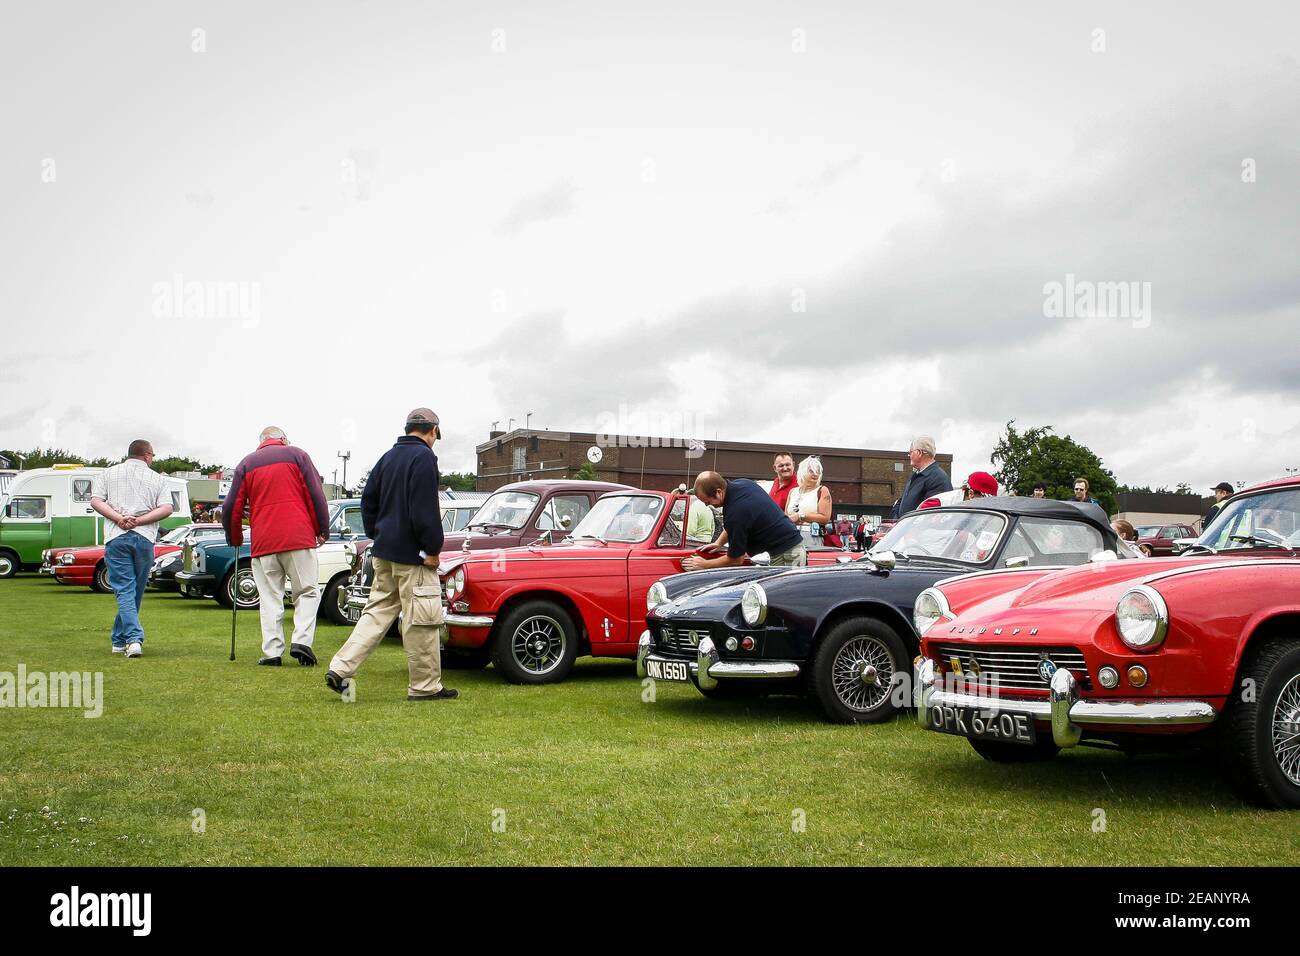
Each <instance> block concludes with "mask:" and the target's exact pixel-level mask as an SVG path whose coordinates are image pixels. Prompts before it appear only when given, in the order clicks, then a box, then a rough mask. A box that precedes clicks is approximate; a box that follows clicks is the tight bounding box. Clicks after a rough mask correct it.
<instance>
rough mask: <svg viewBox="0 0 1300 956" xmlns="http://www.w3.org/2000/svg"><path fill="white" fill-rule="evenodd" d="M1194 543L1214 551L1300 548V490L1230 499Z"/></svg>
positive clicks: (1280, 489)
mask: <svg viewBox="0 0 1300 956" xmlns="http://www.w3.org/2000/svg"><path fill="white" fill-rule="evenodd" d="M1196 543H1197V544H1199V545H1205V546H1208V547H1211V548H1214V550H1216V551H1231V550H1233V549H1240V548H1268V547H1281V548H1296V547H1300V488H1295V487H1292V488H1278V489H1277V490H1276V491H1265V492H1261V493H1260V494H1255V495H1244V496H1242V497H1239V498H1230V499H1229V500H1228V501H1227V503H1226V504H1224V506H1223V508H1222V510H1220V512H1219V513H1218V515H1217V516H1215V519H1214V521H1213V522H1212V523H1211V524H1210V526H1209V527H1208V528H1207V529H1206V530H1205V533H1204V534H1202V535H1201V536H1200V537H1199V538H1197V539H1196Z"/></svg>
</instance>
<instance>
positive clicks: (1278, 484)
mask: <svg viewBox="0 0 1300 956" xmlns="http://www.w3.org/2000/svg"><path fill="white" fill-rule="evenodd" d="M914 620H915V623H916V626H917V629H918V631H919V633H920V634H921V635H922V641H921V654H920V656H919V657H918V658H917V660H916V673H915V685H914V693H915V696H916V703H917V706H918V715H919V718H920V720H921V722H922V724H923V726H925V727H926V728H927V729H929V730H934V731H939V732H942V733H950V734H956V735H959V736H964V737H966V738H967V739H968V740H969V741H970V743H971V746H973V747H974V748H975V750H976V751H978V752H979V753H980V754H981V755H982V756H984V757H986V758H988V759H990V760H1005V761H1023V760H1034V759H1041V758H1045V757H1051V756H1053V755H1055V754H1056V753H1057V752H1058V751H1059V750H1061V749H1062V748H1067V747H1073V746H1075V745H1077V744H1080V743H1095V744H1100V745H1103V746H1106V745H1111V746H1118V747H1120V748H1123V749H1125V750H1129V751H1133V750H1139V749H1165V748H1171V747H1175V746H1189V745H1201V744H1210V745H1213V747H1214V749H1215V750H1216V751H1217V754H1218V755H1219V757H1220V759H1221V761H1222V765H1223V768H1224V770H1225V772H1226V775H1227V778H1228V780H1229V782H1230V783H1232V784H1233V786H1234V787H1235V788H1236V789H1237V790H1238V792H1239V793H1241V794H1242V796H1243V797H1245V798H1246V799H1248V800H1249V801H1251V802H1254V803H1257V804H1261V805H1264V806H1269V807H1279V808H1298V807H1300V479H1297V478H1290V479H1285V480H1281V481H1274V482H1269V483H1267V484H1263V485H1258V486H1256V487H1254V488H1250V489H1247V490H1246V491H1243V492H1241V493H1239V494H1238V495H1237V496H1236V497H1234V498H1232V499H1231V501H1229V502H1228V504H1227V505H1226V506H1225V507H1224V508H1223V510H1222V511H1221V512H1220V513H1219V515H1218V517H1217V518H1215V520H1214V522H1213V523H1212V524H1211V525H1210V527H1209V528H1208V529H1207V530H1206V532H1205V533H1204V534H1202V535H1201V537H1200V538H1199V539H1197V541H1196V543H1195V544H1194V545H1192V546H1191V547H1190V548H1189V549H1188V550H1187V551H1185V552H1184V553H1183V554H1182V555H1180V556H1179V557H1176V558H1153V559H1150V560H1143V561H1121V562H1105V563H1101V564H1093V565H1087V566H1083V567H1078V568H1070V569H1066V570H1059V571H1051V570H1043V569H1034V568H1025V569H1022V570H1000V571H991V572H987V573H982V574H970V575H964V576H962V577H958V578H952V579H950V580H948V581H946V582H938V583H937V584H936V585H935V586H934V587H932V588H929V589H927V590H926V591H924V592H922V593H921V594H920V595H919V596H918V598H917V600H916V605H915V611H914Z"/></svg>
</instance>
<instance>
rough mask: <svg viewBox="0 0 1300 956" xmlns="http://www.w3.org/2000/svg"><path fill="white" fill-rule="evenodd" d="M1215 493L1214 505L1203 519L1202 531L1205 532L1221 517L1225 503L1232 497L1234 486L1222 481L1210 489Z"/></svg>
mask: <svg viewBox="0 0 1300 956" xmlns="http://www.w3.org/2000/svg"><path fill="white" fill-rule="evenodd" d="M1210 490H1211V491H1213V492H1214V504H1212V505H1210V510H1209V511H1207V512H1205V517H1204V518H1202V519H1201V531H1205V529H1206V528H1208V527H1209V526H1210V523H1211V522H1212V521H1214V519H1215V518H1217V517H1218V516H1219V512H1220V511H1222V510H1223V505H1224V503H1225V502H1226V501H1227V500H1228V499H1229V498H1231V497H1232V491H1233V489H1232V485H1230V484H1228V483H1227V482H1226V481H1221V482H1219V483H1218V484H1217V485H1215V486H1214V487H1213V488H1211V489H1210Z"/></svg>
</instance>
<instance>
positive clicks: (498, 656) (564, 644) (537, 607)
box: [491, 600, 578, 684]
mask: <svg viewBox="0 0 1300 956" xmlns="http://www.w3.org/2000/svg"><path fill="white" fill-rule="evenodd" d="M494 631H495V633H494V634H493V637H492V640H491V648H492V651H491V654H492V663H493V664H495V665H496V669H497V670H498V671H499V672H500V674H501V676H502V677H504V678H505V679H506V680H507V681H509V682H510V683H512V684H554V683H557V682H559V681H562V680H564V678H566V677H568V676H569V671H571V670H572V669H573V662H574V661H575V660H577V658H578V629H577V628H576V627H575V626H574V624H573V618H571V617H570V616H569V612H568V611H566V610H565V609H564V608H562V607H560V605H558V604H556V603H555V602H553V601H546V600H537V601H525V602H523V603H522V604H520V605H518V606H516V607H515V608H514V609H513V610H511V611H510V612H509V613H508V614H506V616H505V619H504V620H503V621H501V622H500V623H498V625H497V626H496V628H494Z"/></svg>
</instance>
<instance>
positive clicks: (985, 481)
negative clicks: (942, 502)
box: [961, 471, 998, 501]
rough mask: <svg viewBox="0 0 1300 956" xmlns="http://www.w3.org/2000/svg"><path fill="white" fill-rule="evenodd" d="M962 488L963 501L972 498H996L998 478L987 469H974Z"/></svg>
mask: <svg viewBox="0 0 1300 956" xmlns="http://www.w3.org/2000/svg"><path fill="white" fill-rule="evenodd" d="M961 488H962V491H963V492H964V496H963V497H962V501H970V500H971V499H972V498H996V497H997V495H998V480H997V479H996V478H994V477H993V476H992V475H990V474H989V473H988V472H987V471H972V472H971V473H970V477H969V478H967V479H966V483H965V484H964V485H962V486H961Z"/></svg>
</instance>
